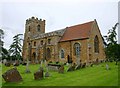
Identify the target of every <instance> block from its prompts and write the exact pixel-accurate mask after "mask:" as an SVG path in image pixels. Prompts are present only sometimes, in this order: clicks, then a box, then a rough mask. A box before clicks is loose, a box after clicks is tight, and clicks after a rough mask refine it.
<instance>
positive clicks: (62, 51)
mask: <svg viewBox="0 0 120 88" xmlns="http://www.w3.org/2000/svg"><path fill="white" fill-rule="evenodd" d="M60 56H61V58H64V50H61V51H60Z"/></svg>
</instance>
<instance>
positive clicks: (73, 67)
mask: <svg viewBox="0 0 120 88" xmlns="http://www.w3.org/2000/svg"><path fill="white" fill-rule="evenodd" d="M75 67H76V64H75V63H74V64H73V65H71V66H70V67H69V68H68V70H67V71H74V70H75Z"/></svg>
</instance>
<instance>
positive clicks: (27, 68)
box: [25, 61, 31, 73]
mask: <svg viewBox="0 0 120 88" xmlns="http://www.w3.org/2000/svg"><path fill="white" fill-rule="evenodd" d="M29 63H30V62H29V61H27V64H26V70H25V73H31V72H30V69H29Z"/></svg>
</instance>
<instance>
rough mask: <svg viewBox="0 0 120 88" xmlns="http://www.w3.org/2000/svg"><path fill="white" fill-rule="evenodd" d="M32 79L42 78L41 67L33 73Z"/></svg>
mask: <svg viewBox="0 0 120 88" xmlns="http://www.w3.org/2000/svg"><path fill="white" fill-rule="evenodd" d="M41 68H42V67H41ZM34 79H35V80H39V79H43V69H40V70H38V71H37V72H35V73H34Z"/></svg>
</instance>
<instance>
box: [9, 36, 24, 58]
mask: <svg viewBox="0 0 120 88" xmlns="http://www.w3.org/2000/svg"><path fill="white" fill-rule="evenodd" d="M21 35H23V34H17V35H15V36H14V37H13V43H12V44H11V45H10V49H9V53H10V56H12V58H14V59H20V58H21V51H22V45H21V40H22V39H21V38H20V36H21Z"/></svg>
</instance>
